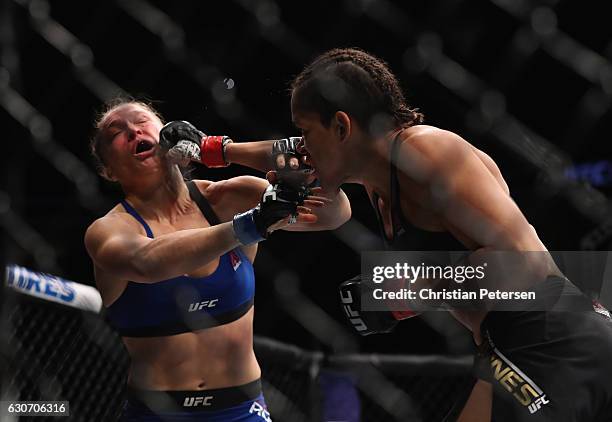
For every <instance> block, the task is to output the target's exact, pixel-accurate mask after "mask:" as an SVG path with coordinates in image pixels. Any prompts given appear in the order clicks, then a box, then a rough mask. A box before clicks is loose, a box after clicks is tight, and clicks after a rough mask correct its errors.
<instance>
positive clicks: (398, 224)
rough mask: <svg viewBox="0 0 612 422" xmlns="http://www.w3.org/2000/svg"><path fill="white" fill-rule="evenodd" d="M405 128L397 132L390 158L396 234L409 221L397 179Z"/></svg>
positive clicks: (391, 194) (392, 206)
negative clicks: (403, 207)
mask: <svg viewBox="0 0 612 422" xmlns="http://www.w3.org/2000/svg"><path fill="white" fill-rule="evenodd" d="M402 131H403V130H400V131H399V132H397V135H395V138H394V139H393V144H392V145H391V156H390V160H391V162H390V163H389V164H390V171H389V173H390V178H391V192H390V193H389V197H390V201H391V221H392V226H393V230H394V235H395V233H396V232H397V234H400V233H401V232H403V231H404V229H405V227H406V225H407V223H406V219H405V218H404V214H403V213H402V206H401V201H400V186H399V181H398V179H397V160H398V152H399V147H400V145H401V142H399V136H400V134H401V133H402Z"/></svg>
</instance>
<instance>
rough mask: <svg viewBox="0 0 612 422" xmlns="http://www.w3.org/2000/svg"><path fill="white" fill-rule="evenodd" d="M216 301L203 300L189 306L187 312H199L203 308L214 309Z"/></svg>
mask: <svg viewBox="0 0 612 422" xmlns="http://www.w3.org/2000/svg"><path fill="white" fill-rule="evenodd" d="M218 301H219V299H211V300H204V301H202V302H195V303H192V304H191V305H189V312H194V311H201V310H202V309H204V308H214V307H215V306H217V302H218Z"/></svg>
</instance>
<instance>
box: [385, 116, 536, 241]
mask: <svg viewBox="0 0 612 422" xmlns="http://www.w3.org/2000/svg"><path fill="white" fill-rule="evenodd" d="M400 136H401V137H402V138H401V141H400V142H402V145H401V147H400V151H399V157H398V163H397V166H398V178H399V184H400V189H401V208H402V211H403V213H404V216H405V217H406V218H407V219H408V220H409V221H410V222H411V223H413V224H414V225H416V226H417V227H420V228H422V229H425V230H432V231H444V230H446V231H449V232H451V233H452V234H453V235H454V236H455V237H457V238H458V239H459V240H460V241H461V242H463V243H464V244H465V245H466V247H468V248H469V249H472V250H476V249H479V248H482V247H491V248H496V249H510V250H545V248H544V246H543V245H542V243H541V242H540V240H539V239H538V238H537V235H535V232H534V231H533V230H532V227H531V226H530V225H529V223H528V222H527V220H526V219H525V217H524V216H523V214H522V213H521V211H520V210H519V209H518V207H517V206H516V204H515V203H514V201H513V200H512V198H511V197H510V195H509V190H508V185H507V184H506V182H505V180H504V179H503V177H502V175H501V173H500V171H499V168H498V167H497V165H496V164H495V162H494V161H493V160H492V159H491V157H489V156H488V155H487V154H485V153H484V152H482V151H480V150H478V149H477V148H475V147H474V146H472V145H471V144H469V143H468V142H467V141H465V140H464V139H462V138H461V137H459V136H457V135H456V134H454V133H452V132H448V131H444V130H441V129H437V128H434V127H431V126H421V125H419V126H414V127H411V128H409V129H407V130H404V131H403V132H402V134H401V135H400Z"/></svg>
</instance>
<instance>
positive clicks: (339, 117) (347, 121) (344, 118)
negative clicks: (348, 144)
mask: <svg viewBox="0 0 612 422" xmlns="http://www.w3.org/2000/svg"><path fill="white" fill-rule="evenodd" d="M334 120H335V122H336V128H337V131H338V136H339V138H340V142H344V141H346V140H347V139H348V138H349V137H350V136H351V129H352V126H351V118H350V117H349V115H348V114H346V113H345V112H344V111H337V112H336V114H335V115H334Z"/></svg>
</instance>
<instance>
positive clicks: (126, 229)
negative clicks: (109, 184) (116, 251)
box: [85, 205, 146, 253]
mask: <svg viewBox="0 0 612 422" xmlns="http://www.w3.org/2000/svg"><path fill="white" fill-rule="evenodd" d="M115 233H136V234H142V235H146V233H145V231H144V228H143V227H142V225H141V224H140V223H139V222H138V221H136V219H135V218H134V217H132V216H131V215H130V214H128V213H127V212H126V211H125V209H124V208H123V207H122V206H121V205H117V206H115V207H114V208H113V209H112V210H110V211H109V212H108V213H107V214H106V215H104V216H103V217H100V218H98V219H97V220H95V221H94V222H93V223H91V225H90V226H89V227H88V228H87V231H86V232H85V246H86V247H87V250H88V251H89V252H90V253H91V252H92V251H93V250H95V249H96V245H99V244H100V243H102V242H104V240H105V239H106V238H108V237H109V236H112V235H114V234H115Z"/></svg>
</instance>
